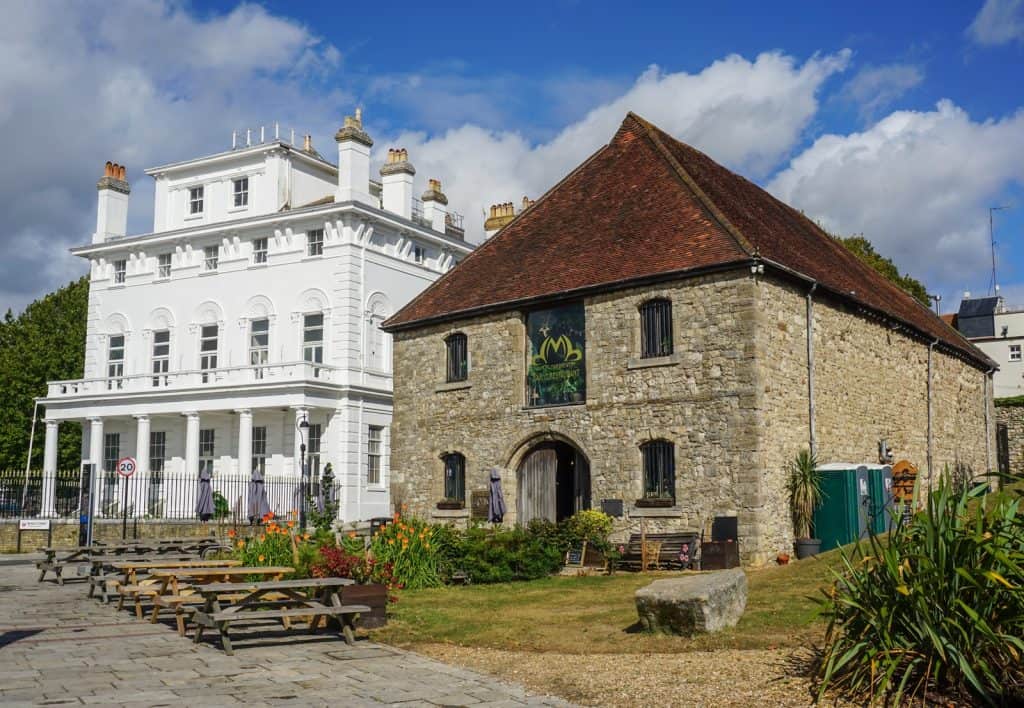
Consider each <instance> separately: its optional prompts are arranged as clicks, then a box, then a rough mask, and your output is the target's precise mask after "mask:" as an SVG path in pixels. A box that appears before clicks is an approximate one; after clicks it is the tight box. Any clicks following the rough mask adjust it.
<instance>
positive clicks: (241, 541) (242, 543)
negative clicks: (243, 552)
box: [238, 538, 245, 548]
mask: <svg viewBox="0 0 1024 708" xmlns="http://www.w3.org/2000/svg"><path fill="white" fill-rule="evenodd" d="M238 547H239V548H245V539H242V538H240V539H238Z"/></svg>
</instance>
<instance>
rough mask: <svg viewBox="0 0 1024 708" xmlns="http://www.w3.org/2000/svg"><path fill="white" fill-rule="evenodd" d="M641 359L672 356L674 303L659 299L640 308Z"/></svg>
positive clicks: (650, 301)
mask: <svg viewBox="0 0 1024 708" xmlns="http://www.w3.org/2000/svg"><path fill="white" fill-rule="evenodd" d="M640 343H641V350H640V357H641V358H642V359H649V358H652V357H659V356H669V355H670V354H672V303H671V301H669V300H665V299H663V298H659V299H657V300H648V301H647V302H645V303H644V304H642V305H641V306H640Z"/></svg>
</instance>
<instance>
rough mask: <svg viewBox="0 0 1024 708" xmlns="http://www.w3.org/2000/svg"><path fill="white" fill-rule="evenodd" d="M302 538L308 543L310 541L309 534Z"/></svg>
mask: <svg viewBox="0 0 1024 708" xmlns="http://www.w3.org/2000/svg"><path fill="white" fill-rule="evenodd" d="M302 538H303V539H304V540H306V541H308V540H309V534H308V533H304V534H302Z"/></svg>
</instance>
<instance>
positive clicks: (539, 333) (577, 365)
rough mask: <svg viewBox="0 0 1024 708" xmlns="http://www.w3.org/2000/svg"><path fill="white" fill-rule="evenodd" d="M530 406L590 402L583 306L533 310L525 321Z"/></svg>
mask: <svg viewBox="0 0 1024 708" xmlns="http://www.w3.org/2000/svg"><path fill="white" fill-rule="evenodd" d="M526 329H527V337H528V339H529V348H528V351H527V357H528V358H527V362H526V392H527V401H526V403H527V405H529V406H553V405H563V404H566V403H579V402H583V401H585V400H587V375H586V315H585V313H584V309H583V303H581V302H579V303H574V304H572V305H562V306H560V307H552V308H548V309H545V310H534V311H533V312H530V313H529V314H528V315H527V318H526Z"/></svg>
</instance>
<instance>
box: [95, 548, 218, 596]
mask: <svg viewBox="0 0 1024 708" xmlns="http://www.w3.org/2000/svg"><path fill="white" fill-rule="evenodd" d="M163 559H164V562H165V563H171V564H172V565H180V564H182V563H188V562H190V561H194V560H197V559H198V556H197V555H196V554H194V553H179V554H176V555H167V556H163ZM152 560H153V556H148V555H147V556H123V555H122V556H92V557H90V558H89V559H88V561H87V562H88V563H89V565H90V566H91V567H90V569H89V579H88V582H89V595H88V596H89V597H93V596H94V595H95V593H96V591H97V590H98V591H99V592H100V599H101V600H102V601H103V602H105V603H106V602H109V600H110V596H111V595H112V594H114V591H115V587H114V586H115V585H116V584H117V583H118V582H119V580H120V577H121V574H120V573H118V572H108V570H109V569H112V568H113V564H114V563H124V562H132V561H137V562H144V561H152Z"/></svg>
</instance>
